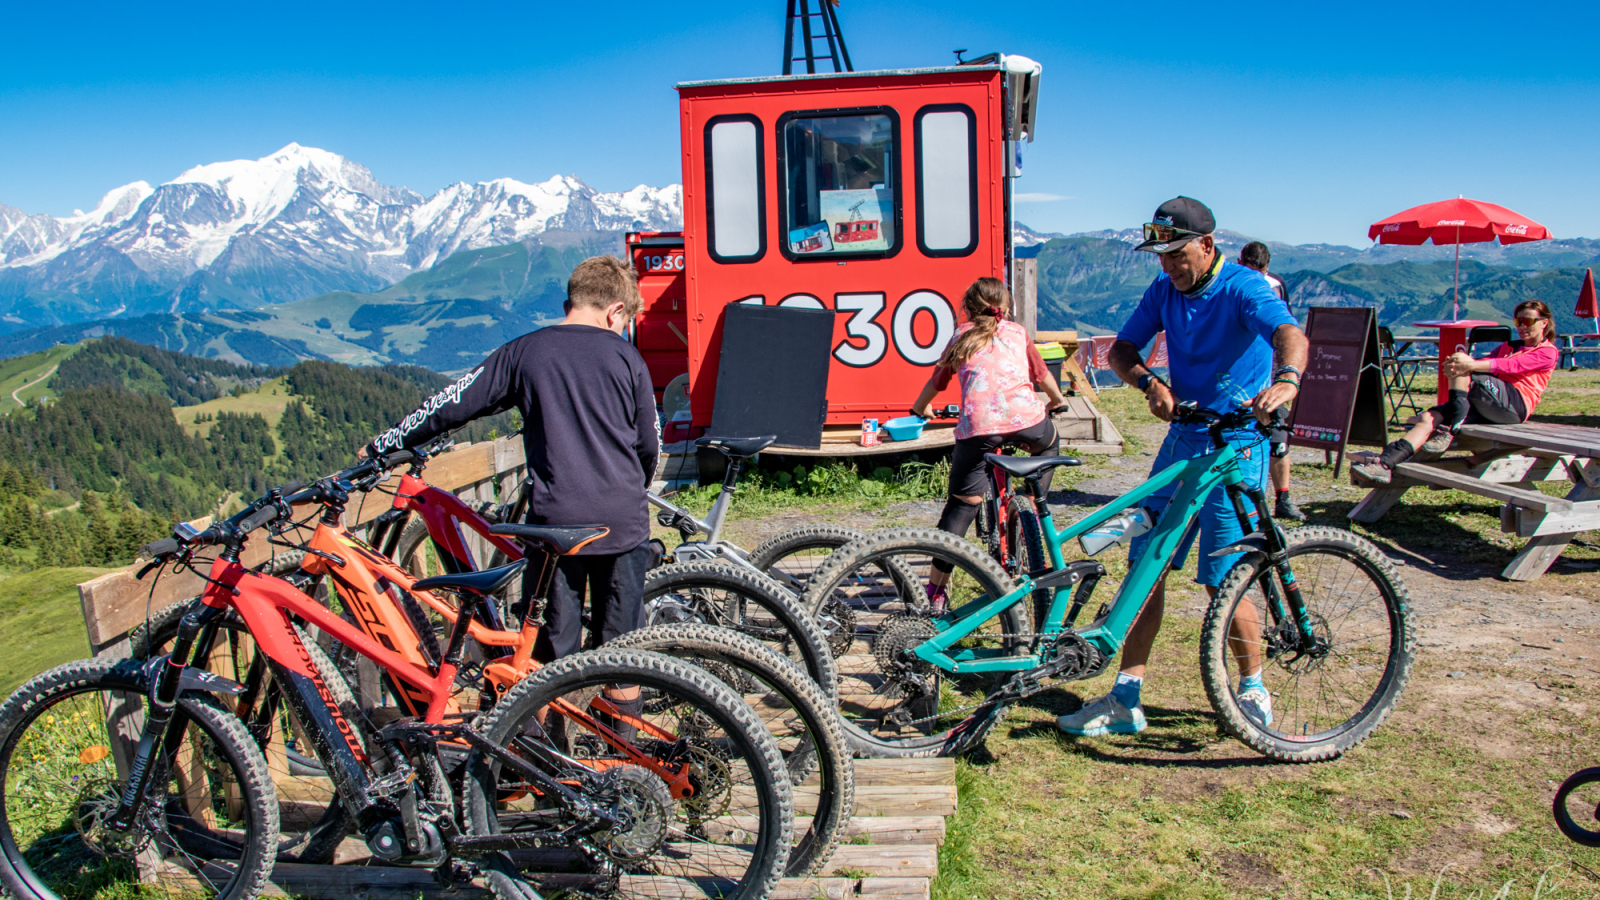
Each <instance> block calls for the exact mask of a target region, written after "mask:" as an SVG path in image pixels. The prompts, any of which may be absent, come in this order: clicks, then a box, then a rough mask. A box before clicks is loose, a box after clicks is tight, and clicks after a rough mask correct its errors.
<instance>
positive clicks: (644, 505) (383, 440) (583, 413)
mask: <svg viewBox="0 0 1600 900" xmlns="http://www.w3.org/2000/svg"><path fill="white" fill-rule="evenodd" d="M642 303H643V301H642V300H641V298H640V296H639V283H638V279H637V277H636V276H635V275H634V271H633V267H632V266H630V265H628V264H627V263H625V262H623V261H622V260H620V259H617V258H616V257H614V256H596V257H592V258H590V259H586V260H584V261H583V262H581V263H579V264H578V266H577V268H575V269H573V270H572V275H571V277H569V278H568V279H567V302H566V306H565V310H566V318H565V319H563V320H562V321H561V322H560V323H559V324H557V325H551V326H549V327H546V328H541V329H539V330H538V331H533V332H530V333H528V334H525V335H523V336H522V337H519V338H517V339H515V340H513V341H511V342H510V343H508V344H506V345H504V346H502V347H501V348H500V349H498V350H496V351H494V352H493V353H491V354H489V357H488V358H487V359H485V360H484V361H483V362H482V363H480V364H478V366H476V367H475V368H473V369H471V370H469V371H468V372H467V373H466V374H465V375H463V376H461V378H460V379H459V380H457V381H456V382H455V384H452V385H450V386H449V387H447V388H445V389H444V390H443V391H441V392H440V393H438V394H437V395H435V396H433V397H431V398H429V399H428V400H427V401H426V402H425V403H423V404H422V406H421V407H420V408H418V409H417V410H416V411H415V412H413V413H411V414H410V415H408V416H406V417H405V418H404V419H402V420H401V421H400V422H399V423H397V424H396V425H395V426H394V427H392V428H390V429H389V430H388V431H385V432H384V433H383V434H380V435H378V436H377V437H376V438H374V439H373V440H372V443H370V444H368V445H367V446H366V448H365V452H366V453H367V454H371V455H377V454H381V453H388V452H391V451H394V450H409V449H412V448H414V447H419V446H421V445H423V444H426V443H427V442H428V441H430V440H432V439H433V438H435V437H437V436H439V435H441V434H444V433H446V432H449V431H453V430H455V429H457V428H460V427H461V426H462V425H465V424H466V423H468V422H470V421H472V420H473V419H476V418H479V417H482V416H490V415H494V414H495V413H499V412H504V411H505V410H508V409H511V408H513V407H515V408H517V409H518V410H521V412H522V421H523V423H524V424H523V428H522V444H523V448H524V450H525V451H526V453H527V458H528V486H527V490H528V491H529V492H530V493H529V502H528V519H527V521H528V524H531V525H572V526H584V525H604V526H606V527H607V528H609V529H610V531H609V532H608V533H607V534H606V535H604V536H603V537H601V538H600V539H599V540H596V541H594V542H593V543H590V544H588V545H587V546H584V547H583V548H581V549H580V550H578V552H577V553H576V554H575V555H572V556H563V557H561V559H560V560H559V561H558V562H557V564H556V565H557V569H556V577H555V581H554V583H553V584H552V585H551V588H550V597H549V601H548V605H547V607H546V609H545V625H544V627H543V628H541V629H539V638H538V641H537V643H536V644H535V645H534V657H535V658H536V659H538V660H540V661H541V662H550V661H552V660H555V659H559V658H561V657H563V656H568V655H571V654H573V653H576V652H578V650H580V649H581V648H582V643H583V602H584V596H585V594H587V595H588V600H589V603H590V605H591V606H592V608H593V615H592V618H591V621H592V626H591V628H592V629H593V630H594V631H596V632H597V634H596V635H595V637H596V638H598V642H600V643H604V642H605V641H608V640H610V639H611V638H614V637H616V636H618V635H620V634H624V633H626V632H629V631H633V630H634V629H637V628H640V627H642V626H643V625H644V576H645V571H646V570H647V569H648V568H649V561H650V545H649V543H648V541H649V538H650V510H649V505H648V502H647V500H646V498H645V492H646V491H647V490H649V487H650V481H651V479H652V478H654V477H655V470H656V462H657V460H658V458H659V456H660V453H661V435H660V431H659V426H658V424H657V421H656V402H655V394H654V392H653V391H652V389H651V386H650V372H649V370H648V369H646V368H645V363H644V358H643V357H641V356H640V355H639V351H638V350H637V349H636V348H635V347H634V346H633V344H631V343H629V342H628V341H627V340H624V339H623V337H622V332H623V330H624V329H625V328H626V327H627V325H628V323H629V322H632V321H633V319H634V317H635V316H636V315H638V313H639V307H640V306H641V305H642ZM606 695H607V696H608V697H609V698H610V699H611V700H612V701H613V702H614V703H616V705H617V706H618V707H619V708H620V709H621V711H622V712H623V714H624V715H625V716H631V717H637V716H638V714H639V710H640V709H641V704H642V703H643V701H642V700H641V699H640V694H639V688H638V687H637V686H616V685H613V686H611V687H608V688H606ZM561 721H563V720H562V717H560V716H557V717H556V723H557V724H559V723H560V722H561ZM621 727H622V730H623V731H624V732H626V731H628V730H629V728H631V726H628V725H627V724H626V722H623V723H622V726H621ZM624 736H626V734H625V735H624ZM558 740H559V738H558Z"/></svg>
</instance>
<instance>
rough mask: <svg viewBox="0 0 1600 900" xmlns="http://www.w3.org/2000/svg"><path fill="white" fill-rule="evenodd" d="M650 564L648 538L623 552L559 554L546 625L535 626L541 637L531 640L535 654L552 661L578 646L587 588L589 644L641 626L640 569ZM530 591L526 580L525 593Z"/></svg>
mask: <svg viewBox="0 0 1600 900" xmlns="http://www.w3.org/2000/svg"><path fill="white" fill-rule="evenodd" d="M532 568H533V567H530V570H532ZM649 568H650V544H649V543H643V544H640V545H639V546H637V547H635V548H633V549H632V550H629V551H628V552H626V553H602V554H598V555H596V556H563V557H561V559H560V560H559V561H557V563H556V577H555V579H554V581H553V582H552V583H551V585H550V599H549V600H548V601H547V602H546V603H545V610H544V627H543V628H541V629H539V638H538V640H537V641H535V642H534V645H533V658H534V659H537V660H539V661H540V662H551V661H553V660H557V659H560V658H562V657H563V656H571V655H572V654H574V653H577V652H578V651H579V650H580V649H582V645H583V598H584V594H586V593H587V594H588V596H589V606H590V608H591V609H592V613H591V615H590V619H589V621H590V625H589V630H590V632H591V637H592V640H591V643H592V644H594V645H596V646H598V645H600V644H603V643H605V642H606V641H609V640H611V639H612V638H614V637H617V636H618V635H623V634H627V633H628V632H630V631H635V630H637V629H639V628H643V627H644V574H645V572H646V571H647V570H648V569H649ZM532 577H537V574H535V575H533V576H530V578H532ZM529 590H530V586H528V585H526V583H525V584H524V593H525V594H526V593H528V591H529Z"/></svg>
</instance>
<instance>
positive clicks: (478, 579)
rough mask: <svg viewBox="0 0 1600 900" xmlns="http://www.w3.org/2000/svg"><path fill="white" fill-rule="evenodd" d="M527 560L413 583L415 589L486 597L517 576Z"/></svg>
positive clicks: (496, 592)
mask: <svg viewBox="0 0 1600 900" xmlns="http://www.w3.org/2000/svg"><path fill="white" fill-rule="evenodd" d="M527 562H528V561H527V560H525V559H519V560H517V561H516V562H514V563H511V564H510V565H505V566H496V567H495V568H493V569H484V570H483V571H481V572H462V573H460V574H458V575H435V576H433V577H432V578H423V579H421V580H419V581H417V582H415V583H413V584H412V585H411V589H412V590H414V591H432V590H446V591H456V592H458V593H463V594H473V595H476V596H479V597H486V596H489V595H492V594H498V593H500V591H501V590H502V589H504V588H505V586H506V585H507V584H509V583H510V582H511V579H513V578H515V577H516V576H517V575H518V574H519V573H520V572H521V571H522V567H523V566H524V565H526V564H527Z"/></svg>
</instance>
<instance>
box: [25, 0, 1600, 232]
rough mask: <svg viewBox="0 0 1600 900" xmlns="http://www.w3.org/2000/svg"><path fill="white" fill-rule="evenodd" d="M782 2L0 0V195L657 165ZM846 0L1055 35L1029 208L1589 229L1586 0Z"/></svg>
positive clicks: (747, 61) (1027, 40)
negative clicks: (258, 172) (256, 165)
mask: <svg viewBox="0 0 1600 900" xmlns="http://www.w3.org/2000/svg"><path fill="white" fill-rule="evenodd" d="M784 6H785V4H784V3H783V2H782V0H767V2H762V3H752V2H728V0H703V2H700V3H697V4H679V3H664V2H655V3H635V2H625V0H618V2H611V3H603V4H602V3H587V4H585V3H566V4H560V5H556V4H549V3H526V2H524V3H517V4H491V3H470V2H457V3H452V4H439V3H429V4H417V3H406V2H389V3H384V4H356V3H337V2H334V3H327V2H324V3H319V4H305V3H298V2H293V0H280V2H277V3H274V4H216V3H206V4H203V5H202V4H163V5H161V6H159V7H146V6H143V5H140V4H125V3H121V4H103V5H102V4H93V3H89V4H64V5H62V6H56V5H54V4H43V3H27V4H23V3H20V2H15V0H6V3H5V4H4V6H0V10H3V11H4V20H5V22H6V31H7V33H8V36H9V38H10V39H9V40H8V41H6V42H5V48H4V52H3V53H0V202H3V203H7V204H9V205H12V206H16V207H20V208H22V209H24V210H26V211H28V212H47V213H52V214H55V215H66V214H69V213H71V212H72V210H73V209H74V208H82V209H88V208H90V207H92V206H93V205H94V203H95V202H96V201H97V200H98V199H99V197H100V195H101V194H102V193H104V192H105V191H106V190H109V189H110V188H112V187H115V186H117V185H121V184H125V183H127V182H130V181H135V180H138V179H144V180H146V181H149V182H151V183H152V184H156V183H160V182H162V181H165V180H168V179H170V178H172V177H174V176H175V175H177V174H178V173H179V172H181V171H183V170H184V169H186V168H188V167H190V166H193V165H197V164H200V163H206V162H215V161H218V160H225V159H238V158H254V157H259V156H265V155H266V154H268V153H270V152H272V151H274V150H276V149H278V148H279V147H281V146H282V145H284V144H287V143H289V142H290V141H297V142H299V143H301V144H306V145H310V146H317V147H322V148H325V149H328V150H332V151H334V152H337V153H341V154H343V155H345V156H347V157H350V158H351V159H354V160H356V161H357V162H360V163H363V164H365V165H367V166H368V167H369V168H371V169H372V171H373V174H374V175H375V176H376V177H377V178H378V179H379V180H381V181H384V182H387V183H390V184H397V185H404V186H406V187H410V188H412V189H413V190H416V191H419V192H421V193H424V194H428V193H431V192H433V191H435V190H438V189H439V188H440V187H442V186H444V185H446V184H449V183H451V182H454V181H475V180H483V179H489V178H496V177H501V176H510V177H514V178H518V179H521V180H523V181H542V180H544V179H546V178H548V177H550V176H551V175H553V174H557V173H561V174H574V175H577V176H579V177H580V178H582V179H583V180H585V181H586V182H588V183H589V184H591V185H594V186H595V187H597V188H600V189H602V190H620V189H626V188H628V187H632V186H633V185H635V184H639V183H648V184H652V185H660V184H665V183H669V182H673V181H677V180H679V178H680V171H679V157H678V155H677V144H678V131H677V122H676V110H677V106H676V96H675V94H674V92H673V90H672V85H673V84H674V83H675V82H678V81H684V80H692V79H700V78H719V77H733V76H746V75H760V74H767V73H776V72H777V71H778V67H779V65H780V56H781V49H782V37H783V31H782V25H783V22H782V18H783V10H784ZM1113 7H1114V8H1113ZM1302 7H1305V8H1302ZM690 12H693V13H694V15H693V16H690V15H688V13H690ZM839 14H840V18H841V20H842V22H843V27H844V31H845V37H846V40H847V41H848V44H849V47H850V50H851V55H852V56H853V57H854V60H855V63H856V68H857V69H869V68H887V67H901V66H918V65H941V64H945V63H947V62H949V61H951V60H952V59H953V58H954V57H953V56H952V55H951V53H950V51H951V50H953V49H954V48H957V47H965V48H969V49H970V50H971V51H973V53H974V54H977V53H982V52H986V51H989V50H1003V51H1006V52H1010V53H1021V54H1025V55H1028V56H1032V57H1034V58H1035V59H1038V60H1040V61H1041V62H1042V63H1044V66H1045V71H1044V81H1043V91H1042V96H1041V111H1040V118H1039V137H1038V140H1037V142H1036V143H1034V144H1033V145H1032V146H1030V147H1029V148H1028V151H1027V157H1026V174H1025V176H1024V178H1023V179H1022V181H1021V182H1020V183H1019V190H1021V191H1024V192H1026V193H1027V194H1028V195H1030V196H1036V197H1037V198H1038V199H1035V200H1031V201H1029V202H1026V203H1023V204H1021V205H1019V209H1018V218H1019V219H1020V220H1022V221H1024V222H1027V223H1028V224H1030V225H1032V226H1033V227H1035V228H1039V229H1041V230H1047V231H1066V232H1070V231H1083V230H1090V229H1097V228H1105V227H1130V226H1134V225H1137V224H1138V223H1139V222H1142V221H1144V220H1145V219H1146V218H1147V217H1148V216H1149V214H1150V212H1151V210H1153V209H1154V208H1155V206H1156V205H1157V204H1158V203H1159V202H1160V201H1162V200H1164V199H1166V198H1168V197H1170V196H1172V195H1174V194H1178V193H1186V194H1190V195H1192V196H1196V197H1199V198H1200V199H1202V200H1204V201H1206V202H1207V203H1209V204H1210V205H1211V206H1212V208H1213V209H1214V210H1215V211H1216V213H1217V216H1218V220H1219V223H1220V224H1221V226H1222V227H1224V228H1231V229H1234V230H1237V231H1242V232H1245V233H1247V234H1251V235H1253V236H1258V237H1264V238H1269V239H1274V240H1284V241H1291V242H1297V243H1301V242H1312V241H1325V242H1331V243H1344V244H1356V245H1359V244H1362V243H1364V242H1365V239H1366V226H1367V225H1368V224H1369V223H1371V222H1373V221H1376V220H1378V219H1380V218H1383V217H1384V216H1387V215H1389V214H1391V213H1393V212H1397V211H1399V210H1400V209H1403V208H1405V207H1407V206H1411V205H1414V204H1417V203H1422V202H1426V201H1429V200H1436V199H1442V198H1444V197H1453V196H1456V195H1457V194H1464V195H1466V196H1469V197H1476V198H1479V199H1484V200H1490V201H1493V202H1497V203H1501V204H1504V205H1506V206H1509V207H1511V208H1513V209H1515V210H1518V211H1519V212H1522V213H1524V214H1526V215H1528V216H1531V217H1532V218H1534V219H1536V220H1538V221H1541V222H1543V223H1544V224H1545V225H1547V226H1549V227H1550V228H1551V230H1552V231H1553V232H1554V233H1555V234H1556V236H1557V237H1574V236H1594V237H1600V221H1597V212H1596V209H1597V203H1596V199H1597V198H1600V167H1597V166H1596V165H1595V159H1596V155H1597V154H1596V148H1597V146H1600V142H1597V138H1600V116H1597V115H1596V113H1597V111H1600V75H1597V74H1596V73H1595V72H1594V71H1593V69H1592V67H1591V66H1589V65H1588V64H1587V62H1586V60H1587V58H1588V57H1589V56H1591V55H1592V50H1591V47H1590V41H1591V39H1592V36H1593V34H1594V33H1595V32H1596V25H1597V21H1596V20H1597V19H1600V13H1597V12H1596V11H1595V8H1594V7H1593V6H1591V5H1583V6H1579V5H1576V4H1574V5H1568V4H1521V5H1517V4H1505V3H1495V4H1454V5H1450V6H1441V5H1435V4H1411V5H1408V6H1404V7H1402V6H1401V5H1399V4H1386V5H1382V6H1379V5H1373V4H1359V5H1357V4H1319V5H1316V7H1315V8H1314V9H1313V8H1310V5H1303V4H1282V3H1278V4H1262V5H1232V4H1225V3H1224V4H1203V5H1194V4H1183V5H1179V4H1137V3H1120V4H1093V5H1087V4H1070V3H1060V2H1037V3H1036V2H1023V0H1017V2H1012V3H1007V4H992V3H954V2H944V0H937V2H918V3H913V2H909V0H845V2H844V5H843V6H842V7H841V8H840V10H839Z"/></svg>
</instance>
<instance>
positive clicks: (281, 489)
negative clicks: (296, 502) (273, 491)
mask: <svg viewBox="0 0 1600 900" xmlns="http://www.w3.org/2000/svg"><path fill="white" fill-rule="evenodd" d="M304 486H305V482H303V481H301V480H300V479H298V478H296V479H294V480H292V481H286V482H284V483H283V484H280V485H278V487H277V491H278V493H280V494H292V493H294V492H295V491H298V490H300V489H301V488H302V487H304Z"/></svg>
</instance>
